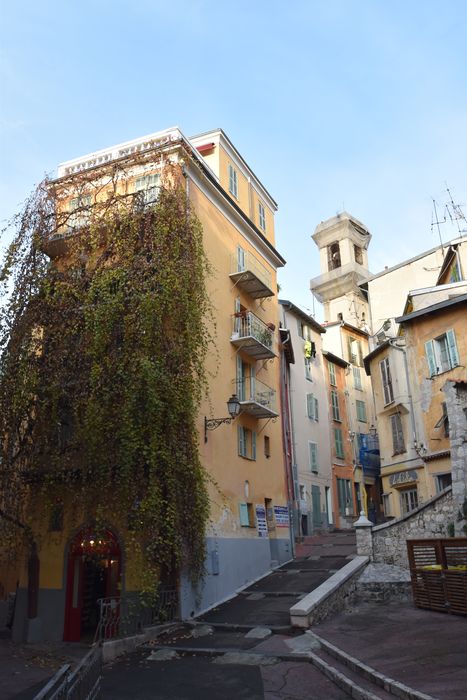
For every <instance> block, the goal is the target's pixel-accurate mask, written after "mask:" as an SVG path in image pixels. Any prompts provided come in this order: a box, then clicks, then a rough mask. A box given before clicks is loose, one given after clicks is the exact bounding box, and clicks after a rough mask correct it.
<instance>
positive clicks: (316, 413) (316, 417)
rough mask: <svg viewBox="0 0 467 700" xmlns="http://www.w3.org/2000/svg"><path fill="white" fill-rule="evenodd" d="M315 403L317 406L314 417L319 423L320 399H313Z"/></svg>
mask: <svg viewBox="0 0 467 700" xmlns="http://www.w3.org/2000/svg"><path fill="white" fill-rule="evenodd" d="M313 403H314V405H315V415H314V418H315V420H316V421H317V420H318V419H319V415H318V399H313Z"/></svg>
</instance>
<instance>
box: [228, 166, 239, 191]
mask: <svg viewBox="0 0 467 700" xmlns="http://www.w3.org/2000/svg"><path fill="white" fill-rule="evenodd" d="M229 192H230V194H231V195H233V196H234V197H235V199H238V175H237V171H236V170H235V168H234V167H233V166H232V165H229Z"/></svg>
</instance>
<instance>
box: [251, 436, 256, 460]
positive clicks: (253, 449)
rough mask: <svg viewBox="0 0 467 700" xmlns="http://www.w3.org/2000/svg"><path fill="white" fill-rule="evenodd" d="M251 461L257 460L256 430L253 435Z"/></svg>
mask: <svg viewBox="0 0 467 700" xmlns="http://www.w3.org/2000/svg"><path fill="white" fill-rule="evenodd" d="M251 459H256V433H255V431H254V430H253V431H252V433H251Z"/></svg>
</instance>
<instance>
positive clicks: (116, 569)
mask: <svg viewBox="0 0 467 700" xmlns="http://www.w3.org/2000/svg"><path fill="white" fill-rule="evenodd" d="M120 573H121V551H120V545H119V543H118V540H117V538H116V537H115V535H114V533H113V532H112V531H111V530H108V529H104V530H99V531H96V530H95V529H94V528H92V527H87V528H83V530H81V531H80V532H79V533H78V534H77V535H76V536H75V537H74V538H73V540H72V541H71V543H70V545H69V549H68V568H67V586H66V600H65V628H64V632H63V640H64V641H66V642H79V641H80V640H81V639H83V638H92V637H93V636H94V633H95V631H96V627H97V623H98V621H99V607H98V603H97V601H98V600H99V599H100V598H110V597H118V596H119V595H120Z"/></svg>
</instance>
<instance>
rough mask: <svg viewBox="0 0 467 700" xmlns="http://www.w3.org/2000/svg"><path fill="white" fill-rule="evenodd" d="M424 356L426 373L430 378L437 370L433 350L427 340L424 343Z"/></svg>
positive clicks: (430, 341)
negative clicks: (426, 365) (426, 364)
mask: <svg viewBox="0 0 467 700" xmlns="http://www.w3.org/2000/svg"><path fill="white" fill-rule="evenodd" d="M454 342H455V341H454ZM425 354H426V359H427V362H428V372H429V375H430V377H432V376H433V375H434V374H437V369H438V368H437V365H436V357H435V349H434V347H433V341H432V340H429V341H428V342H427V343H425Z"/></svg>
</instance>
